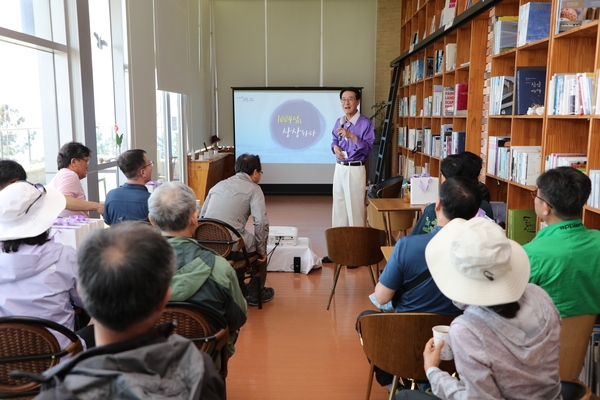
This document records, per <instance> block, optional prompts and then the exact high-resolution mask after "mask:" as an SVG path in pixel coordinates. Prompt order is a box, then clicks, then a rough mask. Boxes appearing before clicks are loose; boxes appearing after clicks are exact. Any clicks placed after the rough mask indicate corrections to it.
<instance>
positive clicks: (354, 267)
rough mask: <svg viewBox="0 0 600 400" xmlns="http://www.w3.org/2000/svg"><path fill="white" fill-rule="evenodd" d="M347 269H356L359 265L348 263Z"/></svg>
mask: <svg viewBox="0 0 600 400" xmlns="http://www.w3.org/2000/svg"><path fill="white" fill-rule="evenodd" d="M346 268H347V269H356V268H358V265H346Z"/></svg>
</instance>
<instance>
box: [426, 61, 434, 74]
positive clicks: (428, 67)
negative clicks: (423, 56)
mask: <svg viewBox="0 0 600 400" xmlns="http://www.w3.org/2000/svg"><path fill="white" fill-rule="evenodd" d="M426 62H427V65H426V69H425V71H426V72H425V76H426V77H427V78H429V77H432V76H433V62H434V61H433V57H427V61H426Z"/></svg>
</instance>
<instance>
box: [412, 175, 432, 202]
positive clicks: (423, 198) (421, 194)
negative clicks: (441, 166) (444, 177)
mask: <svg viewBox="0 0 600 400" xmlns="http://www.w3.org/2000/svg"><path fill="white" fill-rule="evenodd" d="M438 190H439V178H434V177H432V176H421V177H417V178H410V202H411V204H429V203H435V201H436V200H437V199H438Z"/></svg>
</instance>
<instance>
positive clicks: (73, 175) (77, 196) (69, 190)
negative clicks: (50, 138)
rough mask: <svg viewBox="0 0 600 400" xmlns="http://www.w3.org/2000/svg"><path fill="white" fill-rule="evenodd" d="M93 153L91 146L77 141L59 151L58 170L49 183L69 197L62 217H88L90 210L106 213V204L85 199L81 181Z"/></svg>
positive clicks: (57, 158) (85, 174) (61, 214)
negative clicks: (88, 146)
mask: <svg viewBox="0 0 600 400" xmlns="http://www.w3.org/2000/svg"><path fill="white" fill-rule="evenodd" d="M91 153H92V152H91V150H90V149H89V148H87V147H86V146H84V145H82V144H81V143H77V142H69V143H67V144H65V145H64V146H63V147H61V148H60V151H59V152H58V156H57V157H56V163H57V165H58V172H57V173H56V175H55V176H54V178H52V180H51V181H50V183H49V184H48V185H49V186H52V187H54V188H55V189H58V191H59V192H61V193H62V194H63V195H64V196H65V198H66V199H67V205H66V207H65V210H64V211H63V212H62V213H60V216H61V217H70V216H72V215H81V216H83V217H86V218H87V217H89V213H88V211H96V212H98V214H104V205H102V204H100V203H96V202H93V201H87V200H86V199H85V193H84V192H83V187H82V186H81V182H80V180H81V179H83V178H85V177H86V176H87V170H88V166H89V163H90V155H91Z"/></svg>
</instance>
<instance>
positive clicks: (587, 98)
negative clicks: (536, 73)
mask: <svg viewBox="0 0 600 400" xmlns="http://www.w3.org/2000/svg"><path fill="white" fill-rule="evenodd" d="M593 92H594V74H593V73H591V72H579V73H573V74H554V76H552V79H550V82H549V84H548V111H547V112H548V115H590V114H592V111H594V113H597V111H598V110H597V109H596V110H593V109H592V99H593Z"/></svg>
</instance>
